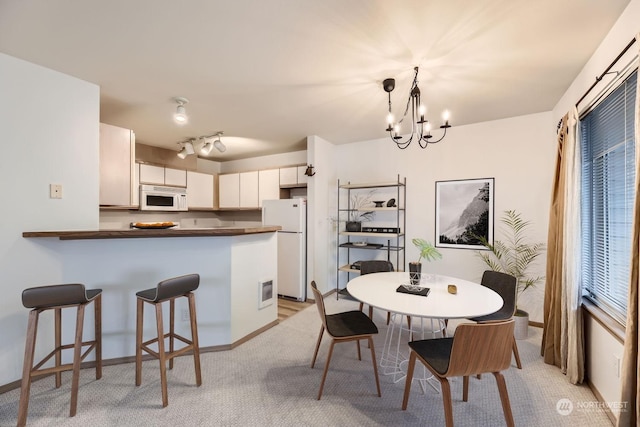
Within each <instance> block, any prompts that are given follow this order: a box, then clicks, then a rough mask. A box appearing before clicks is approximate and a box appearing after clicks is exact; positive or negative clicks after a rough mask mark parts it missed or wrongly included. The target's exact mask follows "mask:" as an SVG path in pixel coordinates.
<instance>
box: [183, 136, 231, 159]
mask: <svg viewBox="0 0 640 427" xmlns="http://www.w3.org/2000/svg"><path fill="white" fill-rule="evenodd" d="M221 136H222V132H216V133H214V134H213V135H207V136H199V137H198V138H191V139H189V140H187V141H183V142H178V145H179V146H180V151H178V154H177V155H178V157H180V158H181V159H186V158H187V156H190V155H192V154H195V152H196V151H195V148H194V144H196V141H202V145H199V144H200V143H199V142H198V145H199V149H198V153H199V154H202V155H203V156H206V155H208V154H209V153H211V150H213V147H216V149H217V150H218V151H219V152H221V153H224V152H225V151H226V150H227V147H226V146H225V145H224V144H223V143H222V141H221V140H220V137H221ZM214 138H215V140H213V139H214ZM212 140H213V141H212Z"/></svg>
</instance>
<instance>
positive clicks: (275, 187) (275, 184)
mask: <svg viewBox="0 0 640 427" xmlns="http://www.w3.org/2000/svg"><path fill="white" fill-rule="evenodd" d="M279 198H280V171H279V170H278V169H267V170H261V171H258V203H259V206H260V207H262V201H263V200H274V199H279Z"/></svg>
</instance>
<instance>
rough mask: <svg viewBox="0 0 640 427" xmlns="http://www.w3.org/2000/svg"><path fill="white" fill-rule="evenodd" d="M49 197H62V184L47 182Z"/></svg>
mask: <svg viewBox="0 0 640 427" xmlns="http://www.w3.org/2000/svg"><path fill="white" fill-rule="evenodd" d="M49 198H50V199H62V184H49Z"/></svg>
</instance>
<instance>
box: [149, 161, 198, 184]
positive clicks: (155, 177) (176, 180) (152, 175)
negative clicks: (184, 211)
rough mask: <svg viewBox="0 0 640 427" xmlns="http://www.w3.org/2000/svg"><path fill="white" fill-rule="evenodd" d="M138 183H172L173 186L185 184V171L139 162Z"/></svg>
mask: <svg viewBox="0 0 640 427" xmlns="http://www.w3.org/2000/svg"><path fill="white" fill-rule="evenodd" d="M140 183H142V184H158V185H172V186H175V187H186V186H187V171H185V170H181V169H171V168H165V167H163V166H153V165H147V164H144V163H141V164H140Z"/></svg>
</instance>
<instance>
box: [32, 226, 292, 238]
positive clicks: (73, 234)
mask: <svg viewBox="0 0 640 427" xmlns="http://www.w3.org/2000/svg"><path fill="white" fill-rule="evenodd" d="M281 228H282V227H279V226H268V227H221V228H169V229H143V230H141V229H124V230H77V231H25V232H23V233H22V237H57V238H59V239H60V240H83V239H135V238H139V237H216V236H242V235H245V234H260V233H271V232H274V231H278V230H280V229H281Z"/></svg>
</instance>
